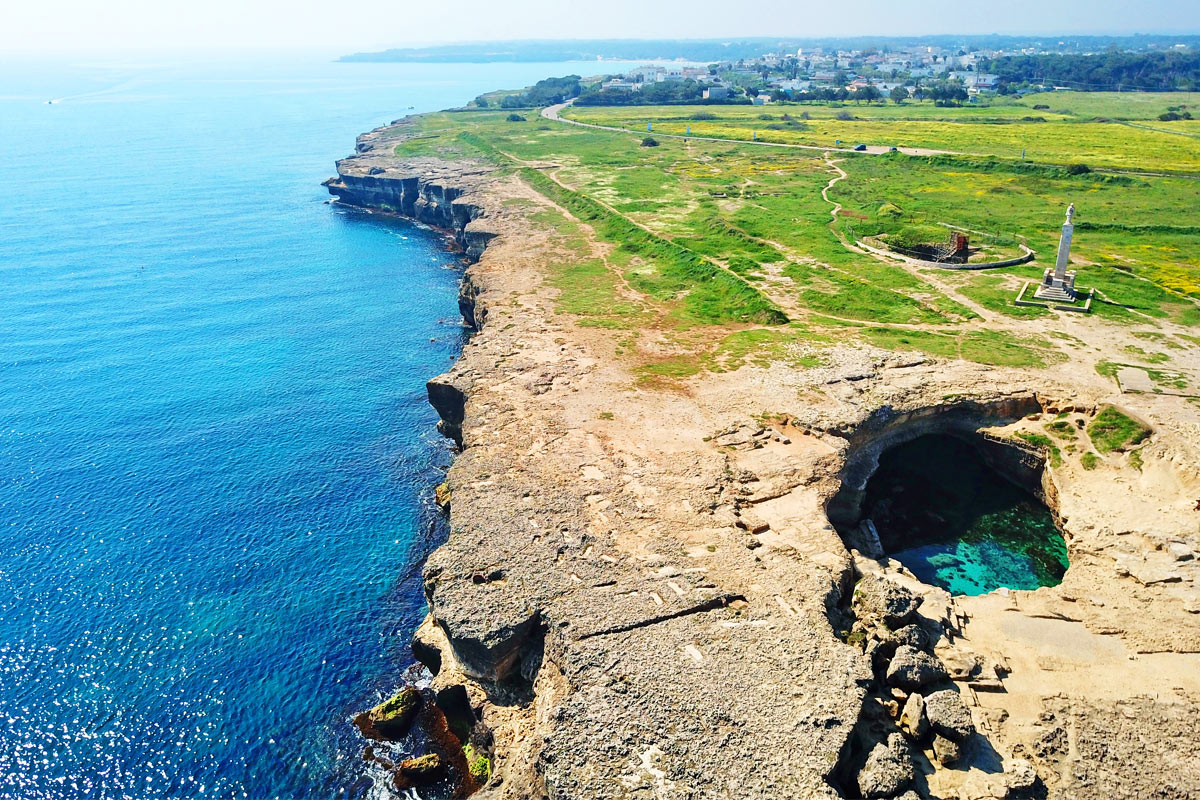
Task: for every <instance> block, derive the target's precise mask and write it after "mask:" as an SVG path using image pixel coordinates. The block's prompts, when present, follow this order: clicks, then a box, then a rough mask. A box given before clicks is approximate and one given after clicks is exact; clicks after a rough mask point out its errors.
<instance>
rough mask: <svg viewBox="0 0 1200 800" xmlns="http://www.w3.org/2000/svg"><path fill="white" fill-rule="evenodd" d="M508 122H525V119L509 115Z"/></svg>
mask: <svg viewBox="0 0 1200 800" xmlns="http://www.w3.org/2000/svg"><path fill="white" fill-rule="evenodd" d="M508 121H509V122H524V121H525V118H524V117H522V116H521V115H520V114H515V113H514V114H509V115H508Z"/></svg>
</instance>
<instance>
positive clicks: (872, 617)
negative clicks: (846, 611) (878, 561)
mask: <svg viewBox="0 0 1200 800" xmlns="http://www.w3.org/2000/svg"><path fill="white" fill-rule="evenodd" d="M921 600H922V598H920V597H918V596H917V595H915V594H913V593H912V592H910V591H909V590H908V589H905V588H904V587H903V586H899V585H897V584H895V583H892V582H891V581H890V580H888V579H887V578H881V577H879V576H876V575H868V576H867V577H865V578H863V579H862V580H861V581H859V582H858V585H857V586H855V587H854V597H853V599H852V600H851V606H852V608H853V609H854V614H855V616H857V617H858V618H859V620H862V621H863V622H864V623H876V624H882V625H885V626H886V627H888V628H889V629H891V630H896V629H897V628H902V627H904V626H905V625H907V624H908V623H910V622H912V618H913V614H915V613H916V611H917V609H918V608H919V607H920V605H921Z"/></svg>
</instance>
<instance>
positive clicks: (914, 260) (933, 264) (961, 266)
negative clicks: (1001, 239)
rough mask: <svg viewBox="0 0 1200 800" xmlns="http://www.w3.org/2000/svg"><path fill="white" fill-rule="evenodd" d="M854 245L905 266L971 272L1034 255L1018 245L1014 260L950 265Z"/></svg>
mask: <svg viewBox="0 0 1200 800" xmlns="http://www.w3.org/2000/svg"><path fill="white" fill-rule="evenodd" d="M855 244H856V245H858V246H859V247H861V248H862V249H863V250H866V251H867V252H868V253H874V254H875V255H877V256H884V257H886V258H894V259H896V260H897V261H903V262H905V263H907V264H916V265H917V266H919V267H936V268H938V269H971V270H974V269H998V268H1000V267H1013V266H1016V265H1017V264H1024V263H1026V262H1027V261H1032V260H1033V255H1034V253H1033V251H1032V250H1030V249H1029V248H1028V247H1026V246H1025V245H1019V246H1020V248H1021V255H1019V256H1017V257H1016V258H1009V259H1005V260H1004V261H988V262H986V263H984V264H951V263H948V262H942V261H924V260H922V259H919V258H911V257H909V256H904V255H901V254H899V253H895V252H892V251H891V250H885V249H883V248H881V247H873V246H871V245H869V244H867V243H866V242H864V241H862V240H861V239H860V240H859V241H857V242H855Z"/></svg>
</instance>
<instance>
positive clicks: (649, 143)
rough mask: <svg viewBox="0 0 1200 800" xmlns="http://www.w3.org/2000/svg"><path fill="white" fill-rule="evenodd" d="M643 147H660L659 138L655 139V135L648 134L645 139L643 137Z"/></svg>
mask: <svg viewBox="0 0 1200 800" xmlns="http://www.w3.org/2000/svg"><path fill="white" fill-rule="evenodd" d="M642 147H658V139H655V138H654V137H653V136H647V137H646V138H645V139H642Z"/></svg>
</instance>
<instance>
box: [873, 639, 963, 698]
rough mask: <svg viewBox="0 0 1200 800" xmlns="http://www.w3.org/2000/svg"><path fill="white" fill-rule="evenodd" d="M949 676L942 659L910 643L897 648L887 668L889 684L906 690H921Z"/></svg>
mask: <svg viewBox="0 0 1200 800" xmlns="http://www.w3.org/2000/svg"><path fill="white" fill-rule="evenodd" d="M948 677H949V676H948V675H947V674H946V668H945V667H943V666H942V662H941V661H938V660H937V659H936V658H934V657H933V656H931V655H929V654H928V653H922V652H921V651H920V650H918V649H916V648H915V647H910V646H909V645H901V646H900V647H897V648H896V654H895V655H894V656H892V661H891V663H890V664H888V670H887V682H888V685H889V686H897V687H899V688H901V689H903V690H904V691H906V692H915V691H919V690H921V689H924V688H926V687H928V686H932V685H933V684H935V683H940V682H941V681H944V680H946V679H947V678H948Z"/></svg>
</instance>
